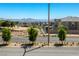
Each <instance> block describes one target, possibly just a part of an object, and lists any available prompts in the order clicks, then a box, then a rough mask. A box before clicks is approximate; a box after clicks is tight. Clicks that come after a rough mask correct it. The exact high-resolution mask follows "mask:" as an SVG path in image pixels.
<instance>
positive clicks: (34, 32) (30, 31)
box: [28, 27, 38, 43]
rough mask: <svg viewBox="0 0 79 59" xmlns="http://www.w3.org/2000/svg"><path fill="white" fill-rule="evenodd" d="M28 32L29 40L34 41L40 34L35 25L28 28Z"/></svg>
mask: <svg viewBox="0 0 79 59" xmlns="http://www.w3.org/2000/svg"><path fill="white" fill-rule="evenodd" d="M28 34H29V40H30V41H31V42H32V43H33V42H35V41H36V38H37V35H38V31H37V30H36V29H35V28H33V27H30V28H29V29H28Z"/></svg>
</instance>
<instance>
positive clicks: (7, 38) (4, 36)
mask: <svg viewBox="0 0 79 59" xmlns="http://www.w3.org/2000/svg"><path fill="white" fill-rule="evenodd" d="M2 39H3V41H4V42H6V43H7V42H9V41H10V39H11V31H10V29H8V28H3V29H2Z"/></svg>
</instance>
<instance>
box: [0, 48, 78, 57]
mask: <svg viewBox="0 0 79 59" xmlns="http://www.w3.org/2000/svg"><path fill="white" fill-rule="evenodd" d="M28 50H29V49H26V52H25V50H24V49H23V48H20V47H14V48H11V47H10V48H7V47H2V48H0V56H23V54H24V52H25V55H24V56H79V47H42V48H38V49H34V50H31V51H29V52H28Z"/></svg>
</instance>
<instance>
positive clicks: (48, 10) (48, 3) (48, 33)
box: [48, 3, 50, 46]
mask: <svg viewBox="0 0 79 59" xmlns="http://www.w3.org/2000/svg"><path fill="white" fill-rule="evenodd" d="M49 42H50V3H48V46H49Z"/></svg>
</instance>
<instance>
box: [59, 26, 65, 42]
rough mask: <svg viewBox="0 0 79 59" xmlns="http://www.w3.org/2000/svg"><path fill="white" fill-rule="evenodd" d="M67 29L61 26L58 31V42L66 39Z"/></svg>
mask: <svg viewBox="0 0 79 59" xmlns="http://www.w3.org/2000/svg"><path fill="white" fill-rule="evenodd" d="M66 33H67V29H66V28H65V27H64V26H61V27H60V28H59V30H58V37H59V40H60V41H64V40H65V38H66Z"/></svg>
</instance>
